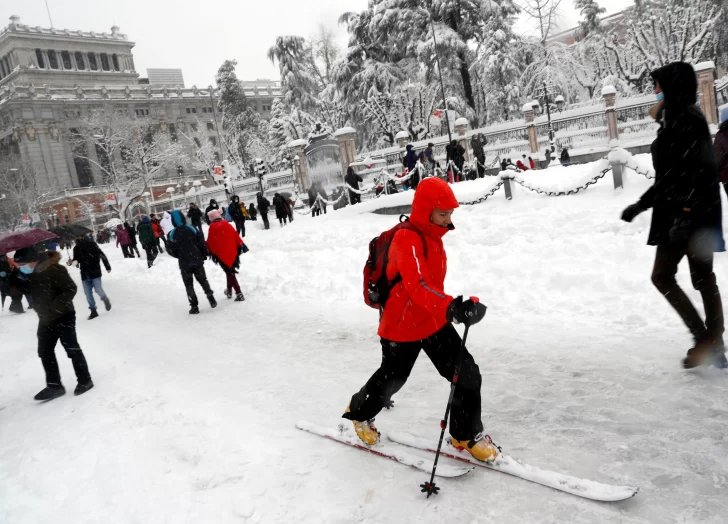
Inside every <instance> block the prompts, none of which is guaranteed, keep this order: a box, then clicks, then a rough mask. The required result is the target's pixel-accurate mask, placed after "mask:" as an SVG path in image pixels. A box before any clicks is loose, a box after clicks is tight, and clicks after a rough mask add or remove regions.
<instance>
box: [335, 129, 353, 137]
mask: <svg viewBox="0 0 728 524" xmlns="http://www.w3.org/2000/svg"><path fill="white" fill-rule="evenodd" d="M355 134H356V129H354V128H353V127H342V128H341V129H339V130H338V131H337V132H336V133H334V136H344V135H355Z"/></svg>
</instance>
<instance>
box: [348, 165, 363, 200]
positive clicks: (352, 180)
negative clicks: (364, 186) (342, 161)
mask: <svg viewBox="0 0 728 524" xmlns="http://www.w3.org/2000/svg"><path fill="white" fill-rule="evenodd" d="M345 182H346V184H347V185H348V186H349V200H350V201H351V205H354V204H359V203H361V195H360V194H359V193H357V192H356V191H359V184H360V183H361V182H364V179H363V178H362V177H361V176H359V175H357V174H356V172H355V171H354V168H353V167H351V166H349V168H348V169H347V170H346V179H345ZM353 190H354V191H353Z"/></svg>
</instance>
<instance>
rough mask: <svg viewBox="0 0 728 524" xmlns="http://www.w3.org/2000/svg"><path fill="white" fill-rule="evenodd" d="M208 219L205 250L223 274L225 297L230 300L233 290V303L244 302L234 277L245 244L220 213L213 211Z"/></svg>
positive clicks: (245, 249)
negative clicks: (224, 278)
mask: <svg viewBox="0 0 728 524" xmlns="http://www.w3.org/2000/svg"><path fill="white" fill-rule="evenodd" d="M208 218H209V219H210V231H209V232H208V234H207V249H208V251H209V252H210V255H211V256H212V261H213V262H214V263H215V264H218V265H219V266H220V267H221V268H222V270H223V271H224V272H225V277H226V278H227V288H226V289H225V296H226V297H227V298H232V296H233V290H235V302H242V301H244V300H245V296H244V295H243V292H242V291H241V290H240V284H239V283H238V279H237V277H236V276H235V275H236V274H237V272H238V271H237V270H238V269H239V268H240V255H241V254H242V253H244V252H245V251H247V248H246V247H245V243H244V242H243V240H242V239H241V238H240V235H239V234H238V233H237V232H236V231H235V230H234V229H233V227H232V226H231V225H230V224H229V223H228V222H226V221H225V220H223V218H222V213H221V212H220V211H219V210H217V209H213V210H212V211H210V214H209V216H208Z"/></svg>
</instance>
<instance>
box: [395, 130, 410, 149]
mask: <svg viewBox="0 0 728 524" xmlns="http://www.w3.org/2000/svg"><path fill="white" fill-rule="evenodd" d="M394 141H395V142H396V143H397V147H399V148H401V149H404V148H405V147H407V144H409V143H410V135H409V133H408V132H407V131H400V132H399V133H397V136H395V137H394Z"/></svg>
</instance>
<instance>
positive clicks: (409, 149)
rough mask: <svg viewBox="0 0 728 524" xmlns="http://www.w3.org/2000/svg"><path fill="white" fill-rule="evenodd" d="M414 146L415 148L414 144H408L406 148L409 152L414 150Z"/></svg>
mask: <svg viewBox="0 0 728 524" xmlns="http://www.w3.org/2000/svg"><path fill="white" fill-rule="evenodd" d="M413 148H414V146H413V145H412V144H407V147H406V148H405V149H406V150H407V152H408V153H409V152H410V151H412V149H413Z"/></svg>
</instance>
